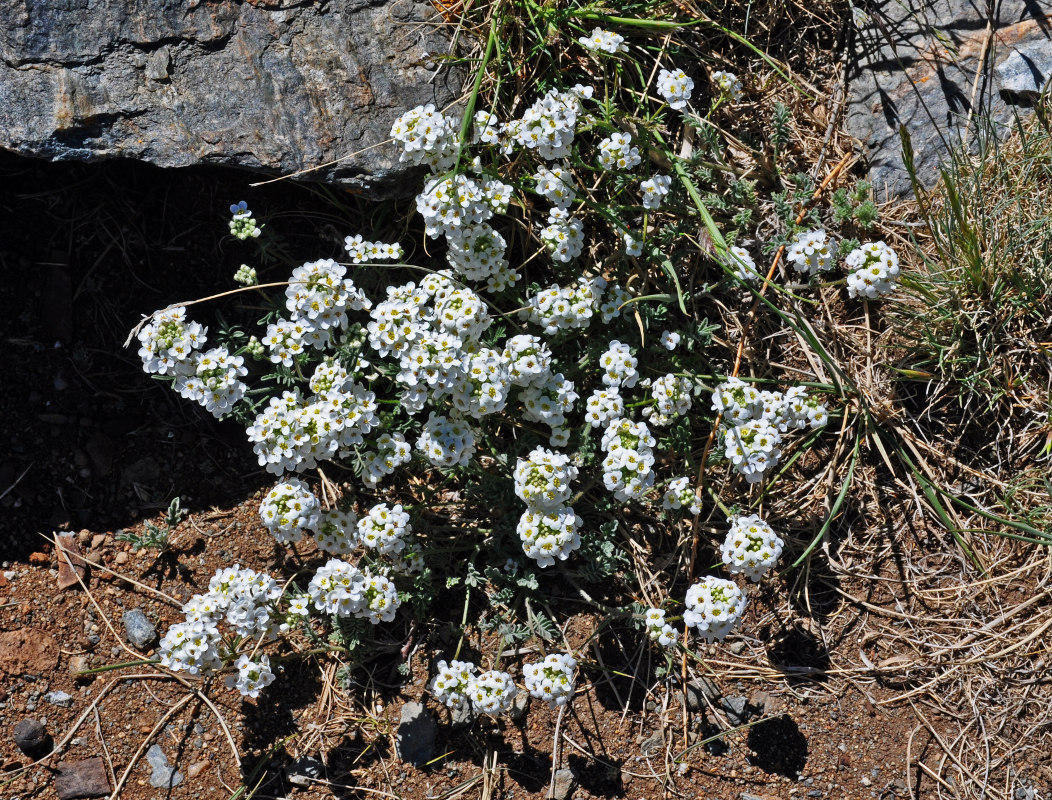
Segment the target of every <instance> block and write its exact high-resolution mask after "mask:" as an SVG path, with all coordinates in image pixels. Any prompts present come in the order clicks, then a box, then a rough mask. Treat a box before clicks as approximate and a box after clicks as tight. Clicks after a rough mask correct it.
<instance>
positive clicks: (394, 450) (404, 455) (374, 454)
mask: <svg viewBox="0 0 1052 800" xmlns="http://www.w3.org/2000/svg"><path fill="white" fill-rule="evenodd" d="M412 458H413V448H412V447H411V446H410V445H409V443H408V442H407V441H406V440H405V437H404V436H403V435H402V434H400V433H382V434H380V436H379V437H378V438H377V440H376V449H375V450H368V451H366V452H364V453H362V454H361V462H362V480H364V481H365V482H366V483H367V484H368V485H369V486H376V485H377V484H378V483H379V482H380V481H381V480H382V479H383V478H384V477H386V476H388V475H392V474H394V471H395V470H396V469H397V468H398V467H400V466H401V465H402V464H408V463H409V462H410V460H412Z"/></svg>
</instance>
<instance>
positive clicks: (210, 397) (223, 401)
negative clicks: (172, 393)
mask: <svg viewBox="0 0 1052 800" xmlns="http://www.w3.org/2000/svg"><path fill="white" fill-rule="evenodd" d="M244 363H245V359H244V358H242V357H241V356H232V355H230V353H229V352H228V351H227V349H226V348H225V347H213V348H212V349H211V350H207V351H205V352H204V353H201V352H197V351H195V352H193V353H191V354H190V357H189V358H188V359H186V361H184V362H182V363H181V365H180V366H179V368H178V370H179V371H178V372H177V373H176V378H175V383H174V384H173V385H172V388H173V389H175V390H176V391H177V392H179V394H180V395H181V396H182V397H185V398H186V399H187V400H193V401H195V402H197V403H200V404H201V405H203V406H204V407H205V410H206V411H209V412H211V414H212V415H213V416H214V417H216V419H219V418H220V417H222V416H224V415H225V414H228V413H229V412H230V410H231V409H232V408H233V407H234V404H235V403H237V402H238V401H239V400H240V399H241V398H242V397H244V396H245V391H246V390H247V389H248V387H247V386H246V385H245V384H244V383H242V382H241V381H240V380H238V378H239V377H242V376H244V375H247V374H248V370H247V369H245V367H243V366H242V364H244ZM184 369H185V372H184Z"/></svg>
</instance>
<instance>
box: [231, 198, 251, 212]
mask: <svg viewBox="0 0 1052 800" xmlns="http://www.w3.org/2000/svg"><path fill="white" fill-rule="evenodd" d="M230 213H231V214H235V215H237V214H249V213H251V212H249V210H248V203H246V202H245V201H244V200H242V201H241V202H239V203H236V204H235V205H232V206H230Z"/></svg>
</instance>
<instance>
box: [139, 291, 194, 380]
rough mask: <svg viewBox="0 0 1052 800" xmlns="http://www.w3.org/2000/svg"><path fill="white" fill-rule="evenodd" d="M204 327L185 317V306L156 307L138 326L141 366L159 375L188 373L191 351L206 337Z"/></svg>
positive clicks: (189, 370) (191, 369)
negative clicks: (141, 324)
mask: <svg viewBox="0 0 1052 800" xmlns="http://www.w3.org/2000/svg"><path fill="white" fill-rule="evenodd" d="M207 333H208V329H207V328H203V327H202V326H201V325H200V324H199V323H197V322H193V321H190V320H187V318H186V307H185V306H176V307H175V308H166V309H164V310H162V311H155V312H154V314H153V316H152V317H151V318H150V321H149V322H148V323H146V324H145V325H143V326H142V328H141V329H140V330H139V334H138V339H139V342H140V343H141V344H142V347H140V348H139V358H141V359H142V363H143V369H144V370H146V371H147V372H154V373H157V374H158V375H179V374H191V373H192V372H193V367H192V365H191V364H190V356H191V354H192V353H193V352H194V351H195V350H196V349H197V348H199V347H201V346H202V345H203V344H204V343H205V341H206V340H207V336H206V334H207Z"/></svg>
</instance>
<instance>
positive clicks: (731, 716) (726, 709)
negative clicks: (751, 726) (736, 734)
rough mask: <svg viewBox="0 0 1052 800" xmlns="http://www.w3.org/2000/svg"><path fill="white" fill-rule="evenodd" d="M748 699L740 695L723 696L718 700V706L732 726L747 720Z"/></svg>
mask: <svg viewBox="0 0 1052 800" xmlns="http://www.w3.org/2000/svg"><path fill="white" fill-rule="evenodd" d="M748 705H749V704H748V701H747V700H746V699H745V698H744V697H741V696H740V695H734V696H732V697H724V698H723V699H722V700H720V708H721V709H722V710H723V713H724V714H726V715H727V722H729V723H730V724H731V725H733V726H734V727H738V726H739V725H744V724H745V723H746V722H747V721H748V720H749V708H748Z"/></svg>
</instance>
